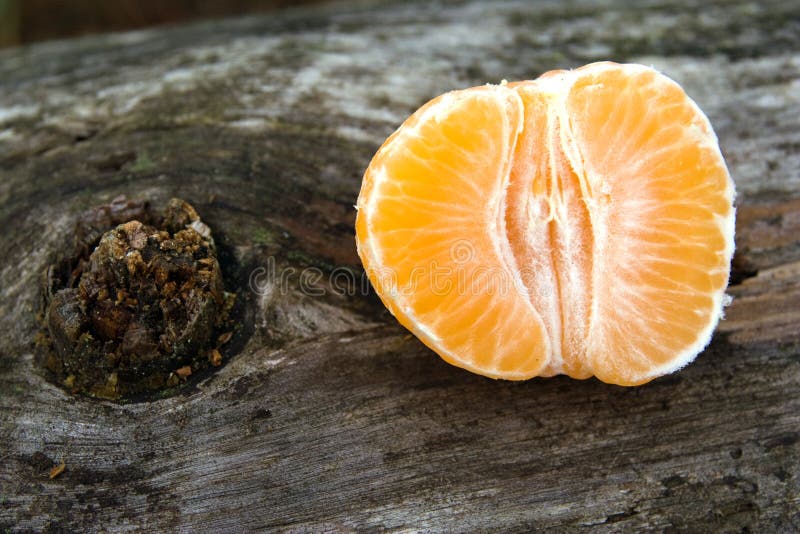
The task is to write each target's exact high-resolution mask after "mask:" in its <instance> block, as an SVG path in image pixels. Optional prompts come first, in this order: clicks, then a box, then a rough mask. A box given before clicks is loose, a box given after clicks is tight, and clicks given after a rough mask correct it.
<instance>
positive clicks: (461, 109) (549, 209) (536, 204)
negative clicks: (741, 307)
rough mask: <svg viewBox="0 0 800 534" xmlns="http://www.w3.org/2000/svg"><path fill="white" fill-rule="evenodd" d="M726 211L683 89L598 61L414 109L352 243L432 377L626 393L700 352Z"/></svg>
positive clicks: (367, 187)
mask: <svg viewBox="0 0 800 534" xmlns="http://www.w3.org/2000/svg"><path fill="white" fill-rule="evenodd" d="M732 201H733V184H732V182H731V180H730V177H729V175H728V172H727V169H726V167H725V163H724V161H723V159H722V156H721V154H720V152H719V149H718V146H717V141H716V138H715V136H714V134H713V132H712V130H711V127H710V125H709V123H708V120H707V119H706V118H705V116H704V115H703V114H702V112H701V111H700V110H699V109H698V108H697V106H696V105H695V104H694V103H693V102H692V101H691V100H690V99H689V98H688V97H687V96H686V95H685V93H684V92H683V90H682V89H681V88H680V87H679V86H678V85H677V84H675V83H674V82H672V81H671V80H669V79H668V78H666V77H664V76H662V75H660V74H658V73H657V72H656V71H654V70H652V69H649V68H646V67H642V66H638V65H617V64H614V63H597V64H592V65H587V66H586V67H583V68H581V69H577V70H575V71H569V72H567V71H554V72H552V73H548V74H546V75H544V76H542V77H541V78H539V79H538V80H534V81H525V82H517V83H513V84H508V85H500V86H483V87H476V88H472V89H467V90H463V91H455V92H451V93H447V94H445V95H442V96H440V97H438V98H436V99H434V100H432V101H431V102H429V103H428V104H426V105H425V106H423V107H422V108H420V109H419V110H418V111H417V112H416V113H414V115H412V117H410V118H409V119H408V120H407V121H406V122H405V123H404V124H403V125H402V126H401V127H400V128H399V129H398V130H397V131H396V132H395V133H394V134H393V135H392V136H391V137H390V138H389V139H388V140H387V141H386V143H384V145H383V146H382V147H381V149H380V150H379V151H378V153H377V154H376V155H375V157H374V158H373V160H372V162H371V163H370V166H369V168H368V169H367V172H366V174H365V176H364V180H363V184H362V190H361V193H360V195H359V200H358V206H357V207H358V216H357V221H356V234H357V245H358V251H359V255H360V256H361V259H362V262H363V263H364V266H365V269H366V272H367V274H368V276H369V278H370V280H371V281H372V283H373V286H374V287H375V289H376V291H377V292H378V294H379V295H380V297H381V299H382V300H383V302H384V303H385V304H386V305H387V307H388V308H389V310H390V311H391V312H392V313H393V314H394V315H395V316H396V317H397V318H398V320H399V321H400V322H401V323H402V324H403V325H404V326H406V327H407V328H409V329H410V330H411V331H412V332H413V333H414V334H416V335H417V336H418V337H419V338H420V339H421V340H422V341H423V342H424V343H426V344H427V345H428V346H429V347H431V348H432V349H433V350H434V351H436V352H437V353H438V354H439V355H440V356H442V357H443V358H444V359H445V360H447V361H448V362H450V363H452V364H454V365H458V366H460V367H464V368H466V369H469V370H471V371H473V372H477V373H480V374H483V375H486V376H490V377H494V378H505V379H526V378H530V377H533V376H537V375H541V376H551V375H554V374H559V373H564V374H568V375H570V376H573V377H575V378H587V377H589V376H592V375H594V376H597V377H598V378H600V379H601V380H603V381H606V382H610V383H615V384H621V385H634V384H640V383H644V382H647V381H649V380H651V379H652V378H655V377H656V376H660V375H662V374H665V373H668V372H671V371H673V370H675V369H677V368H679V367H681V366H683V365H685V364H686V363H687V362H689V361H690V360H691V359H693V358H694V357H695V356H696V355H697V353H698V352H700V351H701V350H702V348H703V347H704V346H705V344H706V343H707V342H708V340H709V339H710V336H711V333H712V331H713V328H714V326H715V325H716V322H717V321H718V318H719V315H720V312H721V307H722V302H723V297H724V290H725V287H726V286H727V280H728V272H729V265H730V259H731V255H732V251H733V220H734V212H733V207H732Z"/></svg>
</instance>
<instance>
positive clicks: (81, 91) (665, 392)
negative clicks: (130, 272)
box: [0, 0, 800, 532]
mask: <svg viewBox="0 0 800 534" xmlns="http://www.w3.org/2000/svg"><path fill="white" fill-rule="evenodd" d="M626 4H627V3H623V2H618V1H616V0H604V1H597V2H595V1H588V0H583V1H580V2H576V3H569V4H562V3H560V2H543V3H539V4H537V5H532V4H529V3H526V2H521V1H520V2H517V1H506V2H492V3H482V2H478V1H474V2H473V1H464V2H455V3H442V4H438V3H426V2H420V3H408V4H404V5H394V4H391V3H386V4H380V5H378V4H375V5H373V4H364V3H361V4H354V5H352V6H349V7H348V5H345V4H337V5H336V6H335V7H329V8H315V9H306V10H295V11H288V12H285V13H283V14H281V15H270V16H263V17H248V18H243V19H231V20H225V21H217V22H213V23H202V24H194V25H187V26H178V27H174V28H168V29H158V30H153V31H142V32H135V33H127V34H116V35H107V36H99V37H88V38H82V39H76V40H70V41H63V42H52V43H45V44H40V45H35V46H31V47H25V48H18V49H10V50H5V51H0V225H1V226H2V228H3V229H4V230H3V232H2V233H0V250H1V251H2V255H1V256H0V298H1V300H0V443H2V451H0V526H2V527H3V528H5V529H6V530H11V531H31V530H32V531H48V530H52V531H56V530H66V531H73V530H79V531H104V532H107V531H158V530H160V531H164V530H166V531H170V530H173V531H196V530H199V531H205V530H207V531H231V532H236V531H250V530H272V531H284V530H292V531H299V532H306V531H314V532H316V531H349V530H356V531H374V530H401V531H402V530H425V531H498V530H500V531H529V530H536V529H546V528H558V529H561V530H569V531H572V530H582V529H590V528H591V529H599V530H603V531H628V530H638V529H652V530H697V531H708V530H719V531H738V530H745V529H749V530H759V531H796V530H799V529H800V512H798V510H800V388H798V385H800V312H799V311H798V310H800V267H799V265H800V193H799V191H800V173H799V172H798V169H800V150H798V147H800V99H798V86H799V85H798V84H800V26H798V24H797V20H798V19H800V9H798V6H797V5H796V4H794V3H790V2H771V3H770V2H766V3H759V4H741V5H737V4H730V3H727V2H709V3H706V4H704V6H703V8H702V12H698V9H697V7H696V6H695V7H688V5H689V3H688V2H687V3H685V4H686V5H684V2H681V1H678V0H676V1H672V2H647V3H642V4H640V5H639V7H636V8H629V7H627V5H626ZM609 58H611V59H615V60H617V61H636V62H642V63H646V64H652V65H654V66H655V67H656V68H658V69H660V70H662V71H664V72H665V73H666V74H668V75H669V76H671V77H672V78H674V79H676V80H677V81H678V82H680V83H681V84H682V85H683V86H684V87H685V89H686V90H687V92H688V93H689V94H690V95H691V96H693V97H694V98H695V99H696V100H697V102H698V103H699V104H700V106H701V107H702V108H703V109H704V110H705V111H706V112H707V114H708V115H709V117H710V119H711V122H712V123H713V124H714V125H715V128H716V130H717V133H718V135H719V137H720V143H721V146H722V149H723V151H724V153H725V156H726V159H727V161H728V163H729V166H730V169H731V173H732V175H733V177H734V179H735V181H736V183H737V188H738V193H739V196H738V200H737V205H738V226H737V244H738V247H737V255H736V258H735V261H734V266H735V270H734V277H733V281H732V282H733V285H732V287H731V288H730V290H729V292H730V293H731V294H732V295H733V297H734V300H733V303H732V304H731V306H730V307H729V308H728V309H727V319H726V320H725V321H723V322H722V323H721V325H720V328H719V329H718V332H717V333H716V335H715V337H714V340H713V341H712V343H711V345H710V346H709V348H708V349H707V350H706V351H705V352H704V353H703V354H702V355H701V356H700V357H699V358H698V360H697V361H696V362H695V363H693V364H692V365H690V366H689V367H687V368H686V369H684V370H682V371H680V372H679V373H676V374H674V375H671V376H668V377H665V378H662V379H659V380H656V381H654V382H652V383H650V384H648V385H645V386H643V387H638V388H620V387H615V386H609V385H606V384H602V383H600V382H598V381H596V380H587V381H575V380H571V379H568V378H564V377H557V378H552V379H535V380H531V381H529V382H526V383H507V382H495V381H492V380H489V379H485V378H482V377H478V376H474V375H471V374H469V373H466V372H464V371H461V370H459V369H456V368H454V367H451V366H449V365H447V364H445V363H444V362H442V361H440V360H439V359H438V358H437V357H436V356H435V355H434V354H433V353H431V352H430V351H429V350H428V349H426V348H425V347H424V346H422V345H421V344H420V343H419V342H418V341H417V340H416V339H414V338H413V337H411V336H409V335H408V334H407V333H406V332H405V331H404V330H403V329H402V328H401V327H399V326H398V325H397V324H396V322H395V321H394V320H393V319H392V317H391V316H390V315H388V313H386V312H385V311H384V310H383V307H382V306H381V305H380V303H379V302H378V300H377V299H376V297H375V296H374V295H373V294H371V293H369V292H366V293H365V292H363V291H361V290H353V291H352V292H351V293H352V294H346V293H345V294H341V293H342V292H340V291H335V289H336V287H335V286H334V285H332V282H331V275H332V274H334V273H339V275H341V276H354V277H355V279H358V277H359V275H360V267H359V265H358V260H357V257H356V254H355V247H354V241H353V230H352V224H353V220H354V210H353V207H352V205H353V203H354V201H355V198H356V196H357V193H358V188H359V185H360V176H361V173H362V172H363V169H364V168H365V167H366V165H367V163H368V162H369V159H370V157H371V155H372V153H373V152H374V151H375V149H376V148H377V147H378V146H379V145H380V143H381V142H382V141H383V139H384V138H385V137H386V136H387V135H388V134H389V133H391V131H392V130H393V129H394V128H396V127H397V125H399V124H400V122H401V121H402V120H403V119H404V118H405V117H406V116H407V115H408V114H409V113H410V112H411V111H413V110H414V109H415V108H416V107H417V106H419V105H420V104H422V103H423V102H424V101H426V100H427V99H429V98H430V97H432V96H434V95H436V94H438V93H440V92H443V91H446V90H449V89H453V88H458V87H466V86H470V85H475V84H481V83H486V82H498V81H499V80H501V79H503V78H505V79H509V80H512V79H524V78H533V77H536V76H538V75H539V74H540V73H541V72H543V71H545V70H549V69H552V68H568V67H575V66H578V65H581V64H584V63H587V62H590V61H593V60H598V59H609ZM122 193H124V194H127V195H129V196H137V197H140V198H147V199H149V200H151V201H152V202H155V203H159V202H162V203H163V202H165V201H166V200H167V199H168V198H169V197H171V196H180V197H183V198H186V199H187V200H189V201H190V202H192V203H193V204H194V205H195V206H196V207H197V209H198V211H199V212H200V214H201V215H202V217H203V219H204V220H206V221H207V222H208V223H209V224H210V225H211V226H212V227H213V228H214V231H215V236H217V235H219V236H220V237H219V240H220V241H221V242H222V243H223V244H224V247H225V251H226V252H225V254H227V256H226V257H227V261H228V262H229V264H230V265H232V266H234V267H235V269H234V271H235V276H234V278H235V283H236V284H238V285H239V286H240V287H242V288H245V293H246V294H247V302H248V307H249V308H248V309H249V311H248V315H247V318H246V323H247V325H246V326H247V328H249V331H248V335H249V337H248V339H247V342H246V343H244V344H243V346H242V347H240V348H241V351H240V352H239V353H238V354H237V355H236V356H235V357H233V358H232V360H231V361H230V362H229V363H228V364H227V365H225V366H224V367H223V368H221V369H220V370H219V371H218V372H217V373H215V374H213V375H210V376H205V377H200V378H199V379H197V380H196V381H194V382H190V383H189V384H188V387H187V388H186V389H185V390H184V391H183V392H182V393H181V394H180V395H178V396H175V397H171V398H167V399H162V400H158V401H153V402H147V403H134V404H126V405H118V404H113V403H109V402H99V401H95V400H91V399H86V398H79V397H73V396H71V395H69V394H68V393H66V392H65V391H63V390H62V389H60V388H59V387H57V386H54V385H52V384H50V383H49V382H48V381H47V380H46V379H45V377H44V376H43V373H42V372H41V371H40V370H39V368H38V367H37V366H36V365H35V361H34V360H35V356H34V355H35V352H36V350H35V347H34V342H35V339H36V334H37V332H38V330H39V325H38V322H37V319H36V313H37V311H38V310H39V306H40V293H39V291H40V277H41V274H42V270H43V269H44V267H45V265H47V263H48V262H49V261H51V260H52V257H53V256H54V255H56V254H58V253H59V251H61V250H62V248H63V245H64V243H65V242H66V241H67V240H68V239H69V236H70V232H71V228H72V225H73V224H74V221H75V218H76V217H77V215H78V214H79V213H80V211H81V210H82V209H85V208H86V207H89V206H92V205H96V204H100V203H103V202H107V201H109V200H110V199H111V198H113V197H114V196H116V195H118V194H122ZM260 268H262V269H263V270H258V269H260ZM310 268H311V269H317V270H318V271H313V270H312V271H308V270H307V269H310ZM270 269H272V270H271V271H270ZM290 269H291V271H290ZM304 269H306V271H305V272H306V275H303V276H305V277H307V276H309V275H308V273H311V279H309V278H301V274H300V273H301V272H303V270H304ZM254 273H255V277H254ZM341 273H349V274H347V275H343V274H341ZM281 274H283V275H284V278H279V275H281ZM317 274H319V276H316V275H317ZM273 275H274V276H273ZM335 276H338V275H335ZM335 276H334V281H336V280H341V279H339V278H335ZM315 277H317V278H318V280H313V278H315ZM251 279H253V280H254V286H255V287H257V288H258V289H259V291H254V290H250V289H247V288H248V283H249V281H250V280H251ZM279 280H284V281H285V283H278V281H279ZM311 282H313V283H311ZM309 289H319V290H322V293H323V294H322V295H317V294H315V293H316V291H314V292H312V291H309ZM62 460H63V461H64V463H65V465H66V468H65V470H64V471H63V472H62V473H61V474H60V475H59V476H57V477H55V478H53V479H50V478H49V473H50V470H51V469H52V468H53V467H54V466H56V465H59V464H60V463H61V461H62Z"/></svg>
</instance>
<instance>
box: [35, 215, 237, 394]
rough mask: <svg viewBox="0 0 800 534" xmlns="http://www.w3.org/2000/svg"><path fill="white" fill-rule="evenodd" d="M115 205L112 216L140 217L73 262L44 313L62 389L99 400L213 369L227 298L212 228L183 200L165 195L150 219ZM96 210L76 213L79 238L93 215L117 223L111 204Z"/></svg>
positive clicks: (90, 226)
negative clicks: (162, 207)
mask: <svg viewBox="0 0 800 534" xmlns="http://www.w3.org/2000/svg"><path fill="white" fill-rule="evenodd" d="M115 202H117V206H116V207H117V211H118V212H122V213H127V214H129V215H140V216H139V217H138V218H136V219H134V220H130V221H127V222H124V223H122V224H118V225H117V226H116V227H114V228H113V229H111V230H109V231H107V232H105V233H103V234H102V235H101V237H100V240H99V243H98V244H97V247H96V248H95V249H94V251H92V252H91V254H90V255H89V256H88V257H86V256H84V257H83V258H77V260H76V261H75V263H76V264H77V265H75V266H70V268H69V269H68V270H69V271H70V272H69V273H68V274H65V275H64V277H65V278H67V280H63V282H66V283H63V284H62V288H61V289H57V290H56V291H55V292H53V293H52V294H51V297H50V301H49V305H48V307H47V311H46V322H47V326H48V329H49V331H50V335H51V337H52V341H53V346H54V349H55V352H56V354H55V355H54V356H55V358H56V361H55V362H51V363H54V365H51V366H50V367H52V368H53V369H52V370H54V371H56V372H57V373H58V374H59V375H60V376H61V377H63V378H62V380H63V383H64V384H65V385H66V386H67V387H69V388H70V389H72V390H75V391H81V392H85V393H89V394H91V395H96V396H100V397H105V398H119V397H128V396H131V395H136V394H140V393H147V392H152V391H153V390H158V389H160V388H163V387H165V386H170V385H175V383H176V382H177V381H178V380H179V379H181V378H185V377H186V376H187V375H188V374H191V372H192V370H196V369H197V368H198V367H203V366H207V365H208V364H209V362H211V363H212V364H214V365H218V364H219V360H218V358H216V357H215V356H216V355H218V353H216V351H215V348H214V347H215V346H216V345H215V343H216V341H217V337H216V336H217V335H218V334H219V332H220V329H221V327H223V326H224V323H225V320H226V317H227V314H228V311H229V310H230V306H231V304H232V302H231V300H232V295H229V294H226V293H225V291H224V286H223V280H222V273H221V270H220V266H219V263H218V261H217V256H216V250H215V246H214V240H213V238H212V236H211V231H210V229H209V228H208V226H206V225H205V223H203V222H202V221H201V220H200V217H199V216H198V214H197V212H196V211H195V210H194V208H193V207H192V206H191V205H189V204H188V203H186V202H184V201H182V200H179V199H172V200H171V201H170V202H169V204H168V206H167V208H166V210H165V212H164V214H163V216H161V217H160V218H157V217H154V216H152V215H148V212H147V210H146V207H145V206H141V208H142V209H141V213H137V210H136V205H135V204H132V203H128V202H125V201H123V200H122V199H118V200H117V201H115ZM123 202H124V205H123ZM123 207H124V209H123ZM98 209H101V208H98ZM98 209H96V210H95V212H94V213H93V214H91V215H89V216H88V217H87V216H84V217H83V218H82V220H81V223H79V229H78V231H77V232H76V235H77V236H78V239H82V237H81V234H86V236H88V237H89V238H91V237H93V235H96V234H97V233H98V232H97V229H96V228H94V227H95V226H97V224H95V223H97V222H98V220H99V221H100V222H105V223H109V222H113V223H117V222H119V221H117V220H114V204H112V205H111V211H108V210H106V211H100V212H98V211H97V210H98ZM152 219H157V220H152ZM81 225H83V226H81ZM86 236H83V238H86ZM95 239H96V237H95ZM78 248H81V247H80V243H79V246H78ZM84 248H86V247H84ZM62 270H63V269H62ZM64 286H65V287H64ZM51 360H52V358H51Z"/></svg>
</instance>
